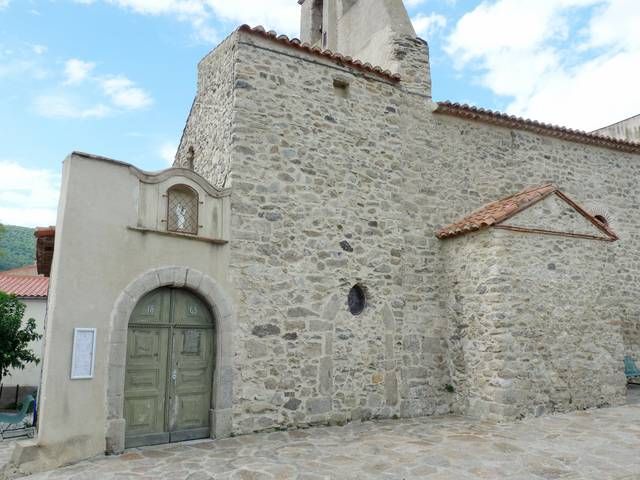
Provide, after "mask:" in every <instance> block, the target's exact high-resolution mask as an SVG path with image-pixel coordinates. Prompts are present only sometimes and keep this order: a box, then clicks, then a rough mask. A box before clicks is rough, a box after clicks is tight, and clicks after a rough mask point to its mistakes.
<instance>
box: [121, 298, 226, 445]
mask: <svg viewBox="0 0 640 480" xmlns="http://www.w3.org/2000/svg"><path fill="white" fill-rule="evenodd" d="M214 345H215V342H214V323H213V317H212V315H211V313H210V311H209V308H208V307H207V305H206V304H205V303H204V302H203V301H202V300H200V299H199V298H198V297H196V296H195V295H193V294H192V293H190V292H188V291H186V290H182V289H174V288H161V289H158V290H155V291H153V292H151V293H149V294H147V295H146V296H145V297H143V298H142V299H141V300H140V302H139V303H138V305H137V306H136V308H135V310H134V312H133V314H132V315H131V319H130V320H129V331H128V335H127V359H126V362H127V363H126V374H125V389H124V418H125V421H126V435H125V446H126V447H127V448H131V447H138V446H142V445H157V444H160V443H170V442H180V441H185V440H193V439H197V438H206V437H208V436H209V435H210V425H209V422H210V420H209V412H210V409H211V394H212V385H213V369H214V359H215V355H214Z"/></svg>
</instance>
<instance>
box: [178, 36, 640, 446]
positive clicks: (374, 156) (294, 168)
mask: <svg viewBox="0 0 640 480" xmlns="http://www.w3.org/2000/svg"><path fill="white" fill-rule="evenodd" d="M416 45H417V44H416ZM408 46H409V47H410V45H408ZM220 48H222V49H223V50H222V52H226V54H222V53H220V54H218V53H217V51H216V52H215V53H214V54H213V55H212V56H210V57H208V58H211V59H218V60H217V61H213V60H212V61H211V63H209V64H203V65H201V68H200V77H201V79H200V81H199V94H198V98H197V99H196V102H195V104H196V105H197V104H198V103H200V97H201V96H202V95H204V94H205V93H203V92H205V91H206V90H208V88H209V87H208V86H207V85H208V84H207V82H208V81H211V82H214V83H213V85H212V88H211V90H212V91H216V92H222V91H223V90H225V91H226V87H224V85H222V84H224V83H225V82H226V84H227V85H232V86H233V92H232V94H229V93H228V91H227V93H225V94H224V95H223V94H222V93H219V94H220V95H221V98H223V99H224V102H225V105H226V107H225V109H226V110H225V112H226V113H224V115H220V114H219V113H216V112H217V109H215V108H206V109H205V108H202V109H199V110H197V111H196V110H195V109H194V112H192V115H191V116H190V119H189V122H188V124H187V127H186V130H185V132H186V133H185V138H193V139H194V142H196V143H197V142H198V140H197V139H196V135H195V134H194V133H193V132H197V131H202V132H205V133H203V135H204V136H206V135H207V133H206V131H209V132H217V131H218V130H222V131H223V132H226V133H225V134H224V135H220V134H218V133H216V135H218V136H217V137H216V142H222V143H223V144H220V145H218V146H215V148H213V147H212V148H209V149H208V150H200V152H201V153H199V154H197V155H196V162H195V163H196V170H197V171H198V172H199V173H202V174H203V175H204V176H205V177H207V178H208V179H209V180H210V181H212V182H214V183H218V184H219V182H220V172H223V171H224V172H226V173H225V175H226V174H227V173H228V172H230V178H231V177H232V178H233V189H234V190H233V196H232V212H233V213H232V215H233V218H232V240H231V265H230V275H231V281H232V283H233V285H234V287H235V290H236V292H235V297H236V298H235V300H236V310H237V322H238V328H237V336H238V338H237V341H238V343H237V345H238V351H237V353H236V357H235V360H234V361H235V366H234V372H235V373H234V375H235V382H234V385H235V391H234V426H233V428H234V431H235V432H236V433H245V432H249V431H256V430H262V429H269V428H276V427H283V426H284V427H292V426H302V425H308V424H314V423H326V422H336V423H340V422H343V421H348V420H352V419H358V418H368V417H372V416H380V417H391V416H394V415H398V416H414V415H428V414H433V413H445V412H448V411H450V410H451V409H452V408H453V409H455V410H457V411H462V410H463V409H464V408H463V403H464V401H465V400H464V398H462V397H460V395H461V393H460V392H458V391H456V392H455V393H451V391H450V390H451V386H452V383H453V382H454V380H452V376H451V374H450V370H454V377H453V378H457V376H456V375H457V373H455V369H456V368H458V367H457V365H458V363H459V361H460V359H459V358H456V352H455V349H454V348H452V349H451V352H452V354H451V355H450V348H449V343H450V342H453V343H454V344H455V339H453V340H452V335H451V330H450V325H449V323H450V321H453V320H455V317H452V316H451V315H452V314H451V312H450V305H451V301H450V284H449V283H448V281H449V280H450V273H448V270H446V269H445V264H446V261H448V259H449V258H451V256H450V255H449V253H448V250H449V248H450V247H448V246H446V245H445V242H442V241H439V240H437V239H436V238H435V236H434V233H435V230H436V229H437V228H438V227H439V226H441V225H443V224H445V223H447V222H451V221H454V220H456V219H457V218H459V217H460V216H461V215H463V214H465V213H468V212H470V211H472V210H475V209H477V208H478V207H480V206H481V205H483V204H485V203H487V202H490V201H494V200H496V199H498V198H501V197H503V196H506V195H508V194H512V193H515V192H517V191H518V190H521V189H522V188H524V187H527V186H530V185H535V184H539V183H543V182H546V181H549V180H552V181H554V182H555V183H557V184H559V185H560V186H561V187H562V188H563V190H564V191H566V193H568V194H569V195H571V196H575V197H576V198H578V199H580V200H582V201H584V202H585V203H586V204H588V205H590V204H596V205H601V206H604V207H606V208H607V209H608V210H609V211H610V212H611V214H612V216H613V221H614V228H615V229H616V231H617V232H618V233H619V234H620V236H621V241H620V242H618V243H617V244H615V247H614V248H615V249H617V250H616V251H617V254H616V260H615V263H613V264H612V265H611V268H612V269H614V270H615V277H614V280H613V281H614V283H615V287H616V288H615V289H614V291H613V293H612V294H611V297H610V298H608V299H607V301H608V302H610V304H613V303H615V304H616V305H618V306H620V305H623V306H624V307H623V308H622V310H624V311H618V310H620V308H619V309H618V310H616V312H615V313H614V312H612V311H602V310H598V312H599V313H600V314H601V315H602V316H603V317H602V322H604V324H607V323H608V322H610V321H614V320H615V321H625V320H627V319H630V320H631V321H635V318H637V316H636V315H635V314H636V313H637V310H638V308H637V303H636V300H635V299H636V298H637V296H636V295H635V293H636V292H635V290H636V287H635V284H634V283H633V281H632V279H633V278H635V276H636V273H635V272H636V271H637V266H638V265H639V263H638V261H639V260H640V258H639V256H638V254H637V253H636V252H639V251H640V250H638V245H637V244H636V243H637V241H636V240H635V238H637V233H638V225H637V224H634V223H632V221H631V219H632V218H633V213H632V212H633V205H634V204H637V202H638V200H640V199H639V198H638V195H637V194H636V193H635V191H634V188H633V179H634V178H637V175H638V168H639V165H640V164H638V162H637V157H636V156H634V155H631V154H622V153H618V152H615V151H611V150H605V149H599V148H594V147H589V146H585V145H582V144H577V143H569V142H564V141H560V140H556V139H551V138H548V137H542V136H537V135H534V134H531V133H527V132H522V131H516V130H508V129H502V128H497V127H493V126H489V125H484V124H480V123H472V122H468V121H464V120H460V119H457V118H452V117H447V116H442V115H436V114H433V113H432V112H433V109H434V104H433V103H432V102H431V101H430V100H429V98H428V94H429V92H428V91H427V87H426V86H425V88H424V89H420V87H419V84H417V83H415V82H413V81H409V82H406V83H405V82H400V84H399V85H395V84H391V83H389V82H388V81H386V80H385V79H383V78H381V77H377V76H375V75H372V74H371V75H369V74H363V73H361V72H357V71H352V70H350V69H349V68H346V67H344V66H341V65H339V64H337V63H335V62H332V61H330V60H327V59H324V58H322V57H319V56H317V55H311V54H307V53H304V52H301V51H300V50H297V49H295V48H292V47H288V46H286V45H283V44H280V43H276V42H273V41H269V40H266V39H263V38H260V37H258V36H255V35H252V34H249V33H243V32H240V33H236V34H234V35H233V36H232V37H230V39H227V40H226V41H225V43H224V44H223V45H222V47H220ZM421 48H423V50H422V51H423V52H424V51H425V50H424V46H422V47H421ZM405 54H406V55H408V56H409V57H410V58H411V59H412V61H415V63H414V65H416V74H417V76H418V77H420V76H421V75H422V78H427V77H426V76H425V75H427V74H428V72H425V71H424V70H422V71H420V69H419V67H418V65H419V64H420V62H421V61H423V62H424V63H423V64H424V65H426V61H425V59H424V57H421V54H420V53H419V52H418V50H417V49H416V50H411V51H408V52H405ZM421 59H422V60H421ZM216 62H218V63H216ZM408 78H409V79H410V77H408ZM207 79H211V80H207ZM213 79H217V80H215V81H214V80H213ZM336 80H337V81H336ZM221 82H222V84H221ZM345 85H348V86H346V87H345ZM425 85H426V84H425ZM213 87H215V88H213ZM216 101H218V100H216ZM212 105H214V104H212ZM229 112H230V113H229ZM226 115H230V118H226ZM228 122H231V123H228ZM206 142H209V140H206ZM225 142H227V143H225ZM187 143H188V142H186V141H185V140H183V142H182V146H181V150H180V152H179V153H178V158H179V159H180V158H183V155H184V151H185V148H186V145H187ZM217 152H227V156H221V155H219V154H218V153H217ZM226 185H229V183H228V180H227V184H226ZM578 193H579V195H574V194H578ZM572 241H574V242H575V240H569V241H568V242H572ZM580 242H584V241H580ZM597 243H598V244H599V243H600V242H597ZM581 245H582V244H581ZM534 246H535V245H534ZM599 246H600V245H599ZM492 248H497V247H492ZM500 251H501V250H500V249H497V250H495V255H496V256H499V255H500ZM475 252H476V247H475V246H473V245H469V247H468V251H467V252H466V255H464V256H459V257H456V258H458V259H459V260H460V261H466V260H468V259H470V258H473V255H474V254H475ZM566 252H567V255H569V256H571V255H577V251H576V250H574V249H573V248H568V249H566ZM573 260H574V259H573V257H571V258H570V259H569V260H568V261H567V262H568V263H567V265H569V266H570V267H567V268H568V270H567V273H566V275H567V278H571V276H572V275H571V273H570V268H573V266H574V264H573V263H571V262H572V261H573ZM448 267H449V268H450V266H448ZM575 267H576V268H583V265H582V264H580V263H577V264H576V265H575ZM545 268H546V267H545ZM581 272H583V271H582V270H581ZM481 273H482V272H481V271H479V272H478V278H481V275H480V274H481ZM581 274H582V273H581ZM550 275H554V273H553V272H551V271H549V270H540V271H539V272H538V274H537V276H533V277H532V279H531V281H532V282H533V281H542V279H545V278H546V276H550ZM515 277H517V272H516V271H514V270H511V271H506V273H505V275H504V276H502V277H501V281H503V282H506V284H509V282H510V281H511V279H512V278H515ZM483 278H491V277H486V276H485V277H483ZM356 283H359V284H362V285H363V286H364V287H365V288H366V289H367V291H368V299H369V304H368V306H367V308H366V309H365V311H364V312H363V313H362V314H361V315H359V316H352V315H351V314H350V313H349V312H348V309H347V304H346V299H347V293H348V291H349V289H350V288H351V286H352V285H354V284H356ZM554 285H555V284H554ZM540 288H542V287H540ZM548 298H549V300H550V301H552V300H553V297H552V296H549V297H548ZM478 301H479V302H480V304H479V305H478V308H484V306H483V305H482V301H484V300H483V299H480V298H479V299H478ZM567 301H570V299H568V300H567ZM486 308H489V306H486ZM567 315H568V313H567ZM580 328H587V329H592V330H589V331H588V332H586V334H585V336H584V338H593V336H594V335H595V332H596V331H599V330H598V328H600V327H599V326H598V325H597V323H594V322H585V323H584V325H581V326H580ZM576 341H577V340H576ZM454 347H455V345H454ZM574 347H575V348H586V347H585V346H584V345H583V344H580V343H575V344H574ZM603 348H604V347H603ZM574 353H578V352H574ZM580 355H584V353H580ZM611 355H612V356H613V355H614V354H611ZM615 355H618V353H615ZM481 367H482V366H480V365H478V366H473V368H481ZM552 384H553V382H552ZM558 385H560V386H561V388H565V387H564V386H563V385H564V384H561V383H558ZM576 385H581V383H579V382H578V383H576ZM536 388H537V387H536ZM603 388H604V387H603ZM605 390H606V389H604V390H603V392H604V393H603V395H605V394H606V393H607V392H609V391H608V390H606V391H605ZM609 393H610V395H609V398H607V399H603V401H602V402H599V403H601V404H604V403H607V402H609V403H613V402H615V401H617V399H618V398H619V397H618V393H619V390H616V389H615V388H612V389H611V391H610V392H609ZM458 401H459V402H462V403H460V405H456V403H455V402H458ZM554 401H555V400H554ZM526 402H530V403H532V404H534V403H535V404H536V405H538V404H541V403H544V402H541V401H540V400H539V399H538V397H536V398H533V399H531V400H529V399H527V400H526ZM536 402H537V403H536ZM558 402H561V400H558ZM563 405H564V404H563ZM573 405H575V407H578V406H580V405H582V404H578V402H577V401H576V403H574V404H573ZM568 408H570V407H568ZM525 410H526V413H529V411H530V409H529V406H527V408H526V409H525ZM534 413H535V412H534Z"/></svg>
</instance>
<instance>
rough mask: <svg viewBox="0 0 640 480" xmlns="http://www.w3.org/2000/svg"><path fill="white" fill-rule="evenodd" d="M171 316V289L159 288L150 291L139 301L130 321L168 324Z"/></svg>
mask: <svg viewBox="0 0 640 480" xmlns="http://www.w3.org/2000/svg"><path fill="white" fill-rule="evenodd" d="M170 317H171V289H169V288H159V289H158V290H154V291H153V292H151V293H148V294H147V295H145V296H144V297H142V299H141V300H140V301H139V302H138V304H137V305H136V307H135V309H134V310H133V314H131V319H130V320H129V323H134V324H147V323H164V324H168V323H169V321H170Z"/></svg>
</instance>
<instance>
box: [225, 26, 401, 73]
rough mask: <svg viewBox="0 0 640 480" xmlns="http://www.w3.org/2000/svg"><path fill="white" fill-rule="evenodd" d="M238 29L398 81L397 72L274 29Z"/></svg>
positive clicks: (246, 27) (247, 27)
mask: <svg viewBox="0 0 640 480" xmlns="http://www.w3.org/2000/svg"><path fill="white" fill-rule="evenodd" d="M238 31H240V32H247V33H250V34H253V35H258V36H260V37H263V38H267V39H269V40H273V41H274V42H278V43H280V44H282V45H286V46H288V47H291V48H295V49H297V50H302V51H304V52H307V53H311V54H312V55H317V56H320V57H323V58H325V59H328V60H331V61H333V62H335V63H337V64H339V65H342V66H346V67H350V68H354V69H356V70H360V71H364V72H367V73H373V74H375V75H378V76H380V77H383V78H385V79H387V80H390V81H392V82H399V81H400V75H398V74H397V73H391V72H390V71H389V70H383V69H382V68H380V67H376V66H374V65H371V64H370V63H363V62H361V61H360V60H357V59H355V58H352V57H349V56H345V55H341V54H339V53H334V52H332V51H331V50H323V49H321V48H319V47H314V46H311V45H309V44H308V43H302V41H300V40H299V39H297V38H292V39H289V37H287V36H286V35H278V34H277V33H276V32H274V31H268V32H267V31H266V30H265V28H264V27H262V26H260V25H259V26H257V27H253V28H252V27H250V26H249V25H242V26H240V27H239V28H238Z"/></svg>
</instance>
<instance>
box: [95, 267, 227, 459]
mask: <svg viewBox="0 0 640 480" xmlns="http://www.w3.org/2000/svg"><path fill="white" fill-rule="evenodd" d="M161 287H174V288H185V289H188V290H191V291H193V292H195V293H196V294H198V295H199V296H200V297H202V299H203V300H205V301H206V302H207V303H208V304H209V307H210V308H211V310H212V312H213V314H214V317H215V322H216V369H215V372H214V378H213V388H214V395H213V401H212V403H213V405H212V411H213V415H212V418H211V434H212V436H213V437H215V438H224V437H228V436H229V435H230V434H231V419H232V415H231V406H232V399H233V366H232V361H233V335H232V332H233V309H232V302H231V298H230V297H229V295H228V294H227V293H226V292H225V290H224V289H223V288H222V287H221V286H220V284H219V283H218V282H217V281H216V280H214V279H212V278H211V277H209V276H207V275H205V274H203V273H202V272H200V271H198V270H195V269H191V268H186V267H179V266H167V267H161V268H156V269H152V270H149V271H147V272H145V273H143V274H142V275H140V276H139V277H138V278H136V279H135V280H134V281H132V282H131V283H130V284H129V285H128V286H127V287H126V288H125V289H124V290H123V291H122V293H121V294H120V296H119V297H118V299H117V300H116V302H115V304H114V307H113V310H112V312H111V325H110V327H111V328H110V330H111V336H110V340H109V347H108V348H109V359H108V363H107V369H108V371H107V378H108V383H107V392H106V394H107V395H106V396H107V398H106V400H107V424H106V451H107V453H111V454H117V453H121V452H122V451H123V450H124V438H125V421H124V416H123V413H124V412H123V411H124V381H125V363H126V351H127V328H128V325H129V318H130V317H131V313H132V312H133V309H134V308H135V306H136V305H137V303H138V301H139V300H140V299H141V298H142V297H143V296H144V295H146V294H147V293H149V292H151V291H153V290H156V289H158V288H161Z"/></svg>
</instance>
